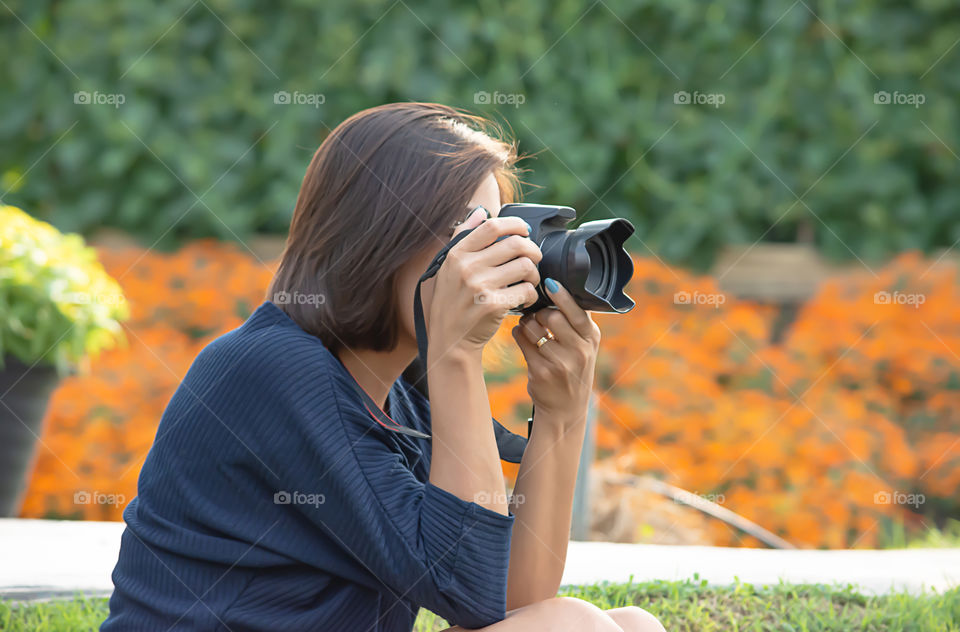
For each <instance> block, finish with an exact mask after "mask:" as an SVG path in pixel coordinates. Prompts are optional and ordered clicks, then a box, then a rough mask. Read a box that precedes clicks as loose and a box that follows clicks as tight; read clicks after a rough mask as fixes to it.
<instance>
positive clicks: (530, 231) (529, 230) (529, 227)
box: [524, 222, 533, 235]
mask: <svg viewBox="0 0 960 632" xmlns="http://www.w3.org/2000/svg"><path fill="white" fill-rule="evenodd" d="M524 224H526V225H527V234H528V235H529V234H530V233H532V232H533V228H532V227H531V226H530V224H529V223H528V222H524Z"/></svg>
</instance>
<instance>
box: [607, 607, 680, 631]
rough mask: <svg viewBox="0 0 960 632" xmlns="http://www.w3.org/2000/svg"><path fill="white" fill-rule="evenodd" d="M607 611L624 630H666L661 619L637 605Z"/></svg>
mask: <svg viewBox="0 0 960 632" xmlns="http://www.w3.org/2000/svg"><path fill="white" fill-rule="evenodd" d="M606 613H607V615H608V616H609V617H610V618H611V619H613V620H614V621H615V622H616V623H617V625H619V626H620V629H622V630H623V632H666V631H665V629H664V627H663V624H662V623H660V620H659V619H657V618H656V617H655V616H653V615H652V614H650V613H649V612H647V611H646V610H644V609H643V608H638V607H637V606H627V607H626V608H611V609H610V610H607V611H606Z"/></svg>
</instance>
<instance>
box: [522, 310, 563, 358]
mask: <svg viewBox="0 0 960 632" xmlns="http://www.w3.org/2000/svg"><path fill="white" fill-rule="evenodd" d="M518 326H519V327H520V329H521V331H522V332H523V334H524V336H526V338H527V340H528V341H529V342H530V343H531V344H532V345H533V346H534V347H536V349H537V351H539V352H540V353H541V354H542V355H544V356H545V357H547V358H550V359H551V360H556V359H557V356H556V355H555V353H556V351H557V350H556V349H555V348H551V349H547V347H553V346H554V345H557V341H556V340H550V339H549V338H550V337H549V336H548V335H547V330H546V329H544V327H543V325H541V324H540V323H538V322H537V320H536V319H535V318H528V317H527V316H524V317H523V318H521V319H520V324H519V325H518ZM541 338H547V342H545V343H543V344H542V345H537V342H538V341H539V340H540V339H541Z"/></svg>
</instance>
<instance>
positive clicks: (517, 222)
mask: <svg viewBox="0 0 960 632" xmlns="http://www.w3.org/2000/svg"><path fill="white" fill-rule="evenodd" d="M529 234H530V225H529V224H527V223H526V222H525V221H524V220H522V219H520V218H519V217H512V216H511V217H491V218H490V219H488V220H486V221H485V222H483V223H482V224H480V225H479V226H477V228H476V230H474V231H473V232H472V233H470V234H469V235H467V236H466V237H464V238H463V241H461V242H460V243H459V244H457V246H459V247H461V248H463V249H464V250H465V251H472V252H476V251H478V250H483V249H484V248H486V247H487V246H489V245H491V244H492V243H493V242H495V241H496V240H497V239H499V238H500V237H504V236H507V235H521V236H523V237H526V236H528V235H529Z"/></svg>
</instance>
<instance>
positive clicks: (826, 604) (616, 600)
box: [0, 580, 960, 632]
mask: <svg viewBox="0 0 960 632" xmlns="http://www.w3.org/2000/svg"><path fill="white" fill-rule="evenodd" d="M560 594H561V595H563V596H570V597H577V598H580V599H585V600H587V601H589V602H591V603H593V604H595V605H597V606H598V607H600V608H604V609H607V608H619V607H622V606H627V605H637V606H640V607H642V608H644V609H645V610H648V611H650V612H652V613H653V614H655V615H656V616H657V617H658V618H659V619H660V621H661V622H662V623H663V625H664V626H665V627H666V629H667V630H671V631H677V632H681V631H690V632H693V631H697V632H701V631H702V632H714V631H720V630H752V631H756V632H768V631H769V632H773V631H774V630H776V631H780V630H804V631H807V632H827V631H835V632H847V631H848V630H864V631H866V632H879V631H890V632H900V631H903V632H906V631H910V632H926V631H928V630H929V631H931V632H933V631H934V630H936V631H937V632H956V631H958V630H960V588H955V589H953V590H951V591H948V592H945V593H942V594H938V593H932V592H931V593H925V594H922V595H910V594H906V593H894V594H890V595H882V596H864V595H861V594H860V593H858V592H857V591H856V590H854V589H853V588H852V587H849V586H846V587H844V586H824V585H808V586H805V585H792V584H780V585H775V586H752V585H750V584H743V583H737V584H735V585H733V586H710V585H707V583H706V582H704V581H695V580H686V581H655V582H642V583H638V584H634V583H630V584H608V583H606V582H604V583H602V584H596V585H592V586H564V587H563V588H561V589H560ZM108 610H109V609H108V607H107V600H106V599H86V598H79V597H78V598H76V599H74V600H71V601H53V602H49V603H41V604H32V605H26V606H15V607H11V604H9V603H6V602H3V601H0V630H10V631H11V632H15V631H20V630H23V631H26V630H44V631H45V632H66V631H67V630H69V631H70V632H73V631H75V630H95V629H97V627H99V625H100V623H101V622H102V621H103V620H104V619H105V618H106V616H107V613H108ZM445 629H447V624H446V622H444V621H443V619H441V618H440V617H437V616H436V615H434V614H433V613H432V612H428V611H426V610H421V611H420V616H419V617H418V618H417V623H416V625H415V626H414V632H440V631H441V630H445Z"/></svg>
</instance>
